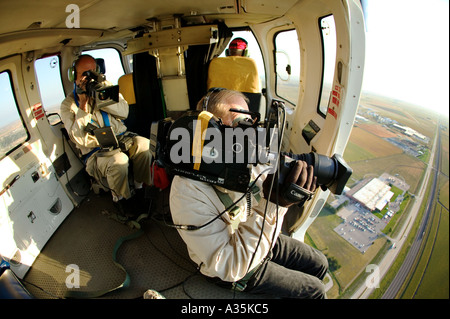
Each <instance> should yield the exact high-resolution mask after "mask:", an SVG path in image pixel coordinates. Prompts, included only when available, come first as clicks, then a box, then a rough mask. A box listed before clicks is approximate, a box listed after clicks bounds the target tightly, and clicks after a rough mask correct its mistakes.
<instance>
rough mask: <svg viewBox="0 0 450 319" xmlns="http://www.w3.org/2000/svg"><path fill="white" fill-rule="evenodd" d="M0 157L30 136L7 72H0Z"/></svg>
mask: <svg viewBox="0 0 450 319" xmlns="http://www.w3.org/2000/svg"><path fill="white" fill-rule="evenodd" d="M0 110H2V116H1V117H0V159H2V158H3V157H5V156H6V155H8V154H9V153H11V152H12V151H13V150H15V149H16V148H18V147H19V146H20V145H22V144H23V143H24V142H25V141H27V140H28V139H29V137H30V135H29V133H28V131H27V129H26V127H25V125H24V123H23V120H22V117H21V116H20V113H19V109H18V106H17V102H16V99H15V96H14V92H13V86H12V82H11V76H10V74H9V72H7V71H4V72H2V73H0Z"/></svg>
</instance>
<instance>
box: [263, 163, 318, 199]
mask: <svg viewBox="0 0 450 319" xmlns="http://www.w3.org/2000/svg"><path fill="white" fill-rule="evenodd" d="M313 170H314V169H313V167H312V165H308V164H307V163H306V162H304V161H300V160H298V161H295V164H294V165H293V167H292V168H291V170H290V172H289V174H288V175H287V176H286V178H285V181H284V183H283V185H277V184H276V183H277V181H274V185H273V189H272V193H271V196H270V199H269V200H270V201H271V202H272V203H278V205H280V206H283V207H290V206H292V205H294V204H298V203H299V202H300V201H295V202H294V201H292V200H289V199H287V198H286V196H283V193H284V190H285V188H286V187H289V185H291V183H292V184H295V185H297V186H299V187H301V188H303V189H305V190H306V191H308V192H314V191H315V190H316V183H317V177H316V176H314V171H313ZM273 176H274V175H273V174H270V175H268V176H267V178H266V180H265V181H264V183H263V192H264V197H265V198H267V197H268V194H269V191H270V185H271V183H272V179H273Z"/></svg>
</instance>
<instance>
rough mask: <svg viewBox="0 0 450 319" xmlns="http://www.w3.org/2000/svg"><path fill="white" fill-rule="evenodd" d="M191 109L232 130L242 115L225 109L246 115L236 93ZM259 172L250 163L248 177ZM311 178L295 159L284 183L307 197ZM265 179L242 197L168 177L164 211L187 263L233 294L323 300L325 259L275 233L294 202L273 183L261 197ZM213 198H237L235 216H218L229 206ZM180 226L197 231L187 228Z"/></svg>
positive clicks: (268, 179) (214, 95)
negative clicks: (185, 252)
mask: <svg viewBox="0 0 450 319" xmlns="http://www.w3.org/2000/svg"><path fill="white" fill-rule="evenodd" d="M197 109H198V110H206V111H208V112H211V113H212V114H213V115H215V116H216V117H218V118H220V119H221V120H222V123H223V124H225V125H228V126H230V127H233V126H234V125H235V124H236V122H238V121H239V120H240V118H242V116H243V115H242V114H241V113H238V112H232V111H230V109H238V110H247V111H248V105H247V99H246V97H245V96H244V95H243V94H242V93H239V92H236V91H230V90H213V91H210V92H208V94H207V95H206V96H205V97H203V98H202V100H200V102H199V104H198V107H197ZM264 168H265V166H264V165H261V164H260V165H257V166H254V167H253V169H252V180H255V178H257V176H258V175H259V174H260V173H262V172H263V171H264ZM266 172H267V171H266ZM313 173H314V172H313V167H312V166H311V165H307V164H306V162H304V161H300V160H298V161H295V163H294V164H293V165H292V168H291V169H290V171H289V173H288V174H287V175H286V176H285V180H284V183H286V184H287V185H290V184H291V183H293V184H295V185H297V186H299V187H300V189H304V190H305V191H306V192H314V191H315V189H316V181H317V180H316V177H315V176H314V174H313ZM265 175H267V173H266V174H265ZM265 175H264V174H263V175H262V176H263V179H264V178H265V180H264V181H262V180H261V179H257V180H256V183H255V185H256V186H257V187H256V188H254V189H253V190H252V191H251V193H249V194H248V196H247V197H245V196H242V195H243V194H242V193H239V192H236V191H231V190H227V189H224V188H222V187H219V186H217V185H212V184H209V183H206V182H202V181H198V180H193V179H190V178H186V177H182V176H178V175H177V176H175V177H174V179H173V182H172V186H171V191H170V209H171V214H172V219H173V222H174V224H175V226H179V227H177V228H178V232H179V234H180V236H181V237H182V239H183V240H184V242H185V243H186V245H187V248H188V251H189V255H190V258H191V259H192V260H193V261H194V262H195V263H196V264H197V265H198V267H199V269H200V272H201V273H202V274H203V275H204V276H206V277H207V278H208V280H210V281H212V282H214V283H215V284H217V285H219V286H222V287H226V288H230V289H233V290H235V291H245V292H249V293H257V294H270V295H273V296H275V297H280V298H325V297H326V295H325V289H324V284H323V283H322V281H321V280H322V279H323V278H324V276H325V274H326V272H327V269H328V262H327V259H326V257H325V256H324V255H323V254H322V253H321V252H319V251H317V250H316V249H314V248H312V247H310V246H308V245H306V244H304V243H302V242H300V241H298V240H296V239H293V238H291V237H288V236H286V235H283V234H280V231H281V226H282V224H283V218H284V216H285V214H286V211H287V209H288V207H289V206H291V205H294V204H298V203H299V202H298V201H297V202H293V201H292V200H290V199H288V198H286V197H285V196H282V192H280V193H278V192H277V191H276V188H277V181H274V183H273V189H272V192H271V196H270V200H268V197H269V193H270V189H271V188H272V187H271V184H272V180H273V178H274V176H273V175H272V174H270V175H268V176H265ZM219 194H226V196H228V197H229V198H230V200H231V201H232V202H236V201H237V200H238V201H237V202H236V206H237V208H238V210H239V211H240V214H237V217H232V215H231V214H228V213H225V214H223V215H221V216H220V218H217V217H218V215H220V214H221V212H223V211H224V209H225V208H226V207H228V205H226V204H225V203H224V201H223V197H222V196H220V195H219ZM240 198H241V200H239V199H240ZM236 218H237V219H238V220H236ZM211 221H212V222H211ZM236 222H239V224H238V225H235V224H236ZM183 225H202V226H201V227H196V228H195V229H189V228H186V227H183ZM203 226H204V227H203Z"/></svg>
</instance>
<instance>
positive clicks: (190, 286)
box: [24, 192, 270, 299]
mask: <svg viewBox="0 0 450 319" xmlns="http://www.w3.org/2000/svg"><path fill="white" fill-rule="evenodd" d="M161 195H162V196H159V200H158V201H159V203H158V202H157V203H155V201H153V204H152V206H151V207H155V208H154V210H155V209H156V210H161V209H162V210H166V209H168V208H167V205H166V206H164V205H162V204H161V202H163V201H164V196H166V195H165V194H161ZM111 212H115V207H114V206H113V203H112V200H111V196H110V194H106V193H102V194H99V195H96V194H94V193H93V192H91V194H90V195H89V196H88V197H87V198H86V199H85V200H84V201H83V202H82V203H81V204H80V205H79V207H77V208H75V209H74V211H73V212H72V213H71V214H70V215H69V216H68V217H67V218H66V220H65V221H64V222H63V224H62V225H61V226H60V228H59V229H58V230H57V231H56V232H55V234H54V235H53V236H52V238H51V239H50V241H49V242H48V243H47V244H46V246H45V247H44V249H43V250H42V251H41V253H40V255H39V256H38V258H37V259H36V261H35V262H34V264H33V266H32V267H31V269H30V270H29V272H28V273H27V274H26V276H25V278H24V285H25V286H26V288H27V289H28V290H29V291H30V292H31V293H32V294H33V295H34V296H35V297H36V298H42V299H56V298H65V294H66V292H67V291H69V290H71V291H77V292H79V291H86V292H92V291H98V290H104V289H113V288H115V287H117V286H118V285H120V284H121V283H122V282H123V281H124V279H125V272H124V270H123V269H121V268H119V266H118V265H116V264H115V263H114V261H113V251H114V247H115V244H116V242H117V241H118V239H120V238H121V237H123V236H127V235H131V234H133V233H135V232H136V231H137V230H136V229H132V228H130V227H129V226H127V225H124V224H122V223H120V222H118V221H116V220H114V219H112V218H111V217H110V216H109V215H110V214H111ZM153 214H155V212H153ZM141 229H142V230H143V231H144V234H143V235H141V236H140V237H137V238H135V239H131V240H129V241H125V242H124V243H123V244H122V245H121V246H120V248H119V249H118V250H117V262H118V263H119V264H120V265H122V266H123V268H124V269H125V270H126V271H127V272H128V274H129V276H130V284H129V286H128V287H125V288H121V289H119V290H115V291H113V292H110V293H108V294H106V295H103V296H101V297H98V298H102V299H110V298H114V299H138V298H142V297H143V294H144V292H145V291H146V290H148V289H153V290H156V291H158V292H160V293H161V294H162V295H163V296H164V297H165V298H167V299H234V298H235V299H242V298H246V299H250V298H251V299H253V298H266V299H267V298H268V296H262V295H260V296H257V295H251V294H246V293H239V292H233V291H230V290H227V289H223V288H220V287H217V286H216V285H214V284H211V283H209V282H208V281H206V279H205V278H204V277H203V276H202V275H200V274H199V273H198V272H197V270H196V265H195V264H193V263H192V262H191V261H190V259H189V256H188V253H187V249H186V245H185V244H184V242H183V241H182V240H181V238H180V236H179V235H178V233H177V231H176V230H175V229H173V228H170V227H167V226H165V225H164V223H162V222H157V221H155V220H154V219H151V218H149V219H146V220H144V221H142V222H141ZM74 269H78V271H79V276H76V277H75V276H74V275H75V274H76V272H74ZM78 282H79V288H70V289H69V288H68V287H67V286H68V285H69V286H70V285H73V284H76V283H78ZM269 298H270V297H269Z"/></svg>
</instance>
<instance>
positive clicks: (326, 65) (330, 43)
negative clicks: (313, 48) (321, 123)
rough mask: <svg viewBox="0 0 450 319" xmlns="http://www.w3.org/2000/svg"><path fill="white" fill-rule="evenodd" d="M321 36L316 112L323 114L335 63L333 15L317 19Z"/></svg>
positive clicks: (325, 110)
mask: <svg viewBox="0 0 450 319" xmlns="http://www.w3.org/2000/svg"><path fill="white" fill-rule="evenodd" d="M319 27H320V30H321V36H322V56H323V67H322V88H321V95H320V98H319V105H318V112H319V113H320V114H321V115H323V116H325V115H326V114H327V110H328V102H329V100H330V94H331V91H332V87H333V78H334V67H335V64H336V25H335V22H334V17H333V15H329V16H326V17H322V18H320V19H319Z"/></svg>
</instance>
